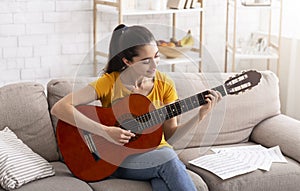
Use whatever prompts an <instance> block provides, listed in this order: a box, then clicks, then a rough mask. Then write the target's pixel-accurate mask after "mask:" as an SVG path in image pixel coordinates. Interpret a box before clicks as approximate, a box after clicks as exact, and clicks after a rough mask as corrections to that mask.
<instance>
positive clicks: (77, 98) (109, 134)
mask: <svg viewBox="0 0 300 191" xmlns="http://www.w3.org/2000/svg"><path fill="white" fill-rule="evenodd" d="M96 99H97V93H96V92H95V89H94V88H93V87H92V86H86V87H84V88H82V89H80V90H79V91H77V92H74V93H70V94H68V95H66V96H65V97H64V98H62V99H61V100H59V101H58V102H57V103H56V104H55V105H54V106H53V107H52V109H51V114H53V115H55V116H56V117H57V118H59V119H61V120H63V121H65V122H66V123H69V124H71V125H73V126H76V127H77V128H80V129H82V130H86V131H89V132H91V133H93V134H96V135H99V136H102V137H104V138H106V139H107V140H109V141H111V142H114V143H116V144H121V145H123V144H125V143H127V142H128V141H129V139H130V138H131V137H133V136H134V134H133V133H131V132H129V131H126V130H123V129H121V128H119V127H108V126H106V125H103V124H100V123H97V122H95V121H93V120H91V119H89V118H88V117H86V116H85V115H83V114H82V113H81V112H79V111H78V110H77V109H76V106H77V105H81V104H87V103H90V102H92V101H94V100H96Z"/></svg>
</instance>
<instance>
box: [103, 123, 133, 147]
mask: <svg viewBox="0 0 300 191" xmlns="http://www.w3.org/2000/svg"><path fill="white" fill-rule="evenodd" d="M105 132H106V133H107V135H108V137H107V136H104V137H105V138H106V139H107V140H108V141H110V142H112V143H115V144H118V145H124V144H126V143H129V140H130V139H131V138H132V137H135V134H134V133H131V132H130V131H129V130H124V129H121V128H120V127H114V126H110V127H107V128H106V129H105Z"/></svg>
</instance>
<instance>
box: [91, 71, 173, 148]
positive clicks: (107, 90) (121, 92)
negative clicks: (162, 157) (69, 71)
mask: <svg viewBox="0 0 300 191" xmlns="http://www.w3.org/2000/svg"><path fill="white" fill-rule="evenodd" d="M119 76H120V73H119V72H112V73H110V74H107V73H105V74H104V75H103V76H101V77H100V78H98V79H97V80H96V81H94V82H92V83H90V85H91V86H92V87H93V88H94V89H95V91H96V92H97V96H98V99H99V100H100V101H101V103H102V106H103V107H111V105H112V103H113V102H114V101H115V100H117V99H119V98H122V97H125V96H128V95H129V94H130V93H131V92H130V91H129V90H128V89H127V88H126V87H124V86H123V84H122V83H121V80H120V79H119ZM147 98H148V99H149V100H150V101H151V102H152V104H153V105H154V106H155V107H156V108H160V107H162V106H163V105H166V104H169V103H172V102H174V101H175V100H177V99H178V95H177V92H176V89H175V85H174V82H173V80H172V79H171V78H169V77H168V76H167V75H166V74H164V73H161V72H159V71H157V72H156V75H155V78H154V86H153V89H152V90H151V92H150V93H149V94H148V95H147ZM162 146H170V145H169V144H168V143H167V141H166V140H165V138H164V135H163V136H162V140H161V143H160V145H159V147H162Z"/></svg>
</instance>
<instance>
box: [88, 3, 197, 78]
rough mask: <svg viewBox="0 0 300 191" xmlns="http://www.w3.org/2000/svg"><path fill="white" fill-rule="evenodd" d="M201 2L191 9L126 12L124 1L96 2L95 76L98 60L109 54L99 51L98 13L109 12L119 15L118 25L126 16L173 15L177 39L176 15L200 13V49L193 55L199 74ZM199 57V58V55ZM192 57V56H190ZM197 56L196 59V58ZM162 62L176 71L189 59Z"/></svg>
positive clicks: (94, 23)
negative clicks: (176, 68) (177, 66)
mask: <svg viewBox="0 0 300 191" xmlns="http://www.w3.org/2000/svg"><path fill="white" fill-rule="evenodd" d="M198 1H199V2H200V5H201V6H200V7H197V8H190V9H165V10H148V9H147V10H140V9H139V10H124V9H123V6H122V5H123V3H124V2H123V0H114V1H113V0H94V6H93V9H94V10H93V11H94V15H93V44H94V58H93V59H94V75H97V71H98V68H97V65H98V58H97V57H99V56H102V57H107V56H108V53H105V52H101V51H98V49H97V42H98V40H97V39H98V38H97V30H98V27H99V26H97V12H108V13H113V14H117V15H118V24H120V23H123V19H124V18H123V17H124V16H137V15H155V14H171V15H172V37H176V30H175V29H176V25H177V23H176V14H179V13H181V14H184V13H190V12H196V13H199V17H200V26H199V28H200V34H199V48H197V49H196V48H193V49H192V51H193V52H194V53H191V55H193V56H192V58H193V60H196V61H197V62H198V63H199V69H198V70H199V72H201V70H202V62H201V58H202V54H203V53H202V52H203V50H202V42H203V35H202V23H203V2H202V1H203V0H198ZM196 54H197V55H198V56H197V55H196ZM188 55H190V54H188ZM195 55H196V57H197V58H196V57H195ZM161 60H162V61H163V63H166V64H170V65H171V66H172V71H174V70H175V64H179V63H186V62H188V61H189V59H184V58H178V59H167V58H164V57H162V58H161Z"/></svg>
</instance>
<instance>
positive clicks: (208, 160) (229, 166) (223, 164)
mask: <svg viewBox="0 0 300 191" xmlns="http://www.w3.org/2000/svg"><path fill="white" fill-rule="evenodd" d="M189 163H190V164H192V165H195V166H198V167H201V168H203V169H205V170H208V171H210V172H212V173H214V174H216V175H217V176H219V177H220V178H221V179H223V180H225V179H228V178H231V177H234V176H237V175H241V174H245V173H248V172H252V171H254V170H256V169H257V168H256V167H255V166H251V165H248V164H247V163H245V162H243V161H240V160H238V159H236V158H234V157H230V156H226V155H224V154H223V153H217V154H211V155H205V156H202V157H199V158H197V159H194V160H191V161H189Z"/></svg>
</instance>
